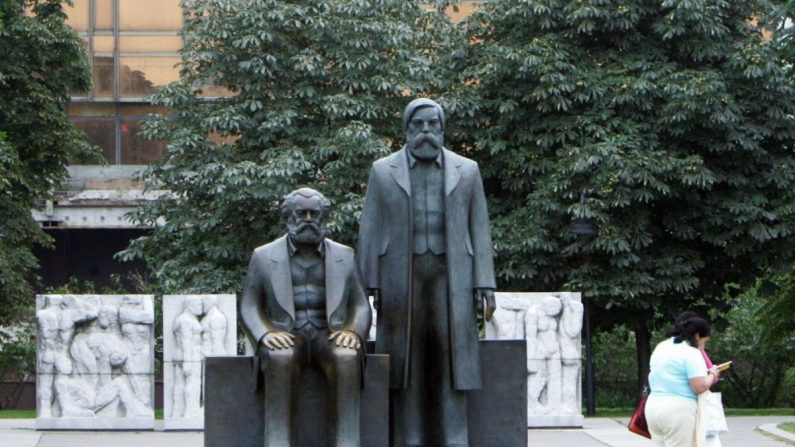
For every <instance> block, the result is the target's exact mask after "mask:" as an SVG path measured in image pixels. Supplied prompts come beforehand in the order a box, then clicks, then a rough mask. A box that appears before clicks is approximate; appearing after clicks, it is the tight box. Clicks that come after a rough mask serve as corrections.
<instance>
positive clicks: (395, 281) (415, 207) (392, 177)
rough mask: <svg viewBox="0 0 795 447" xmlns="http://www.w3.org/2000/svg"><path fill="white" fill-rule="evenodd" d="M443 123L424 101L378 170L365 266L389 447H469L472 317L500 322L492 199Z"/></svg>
mask: <svg viewBox="0 0 795 447" xmlns="http://www.w3.org/2000/svg"><path fill="white" fill-rule="evenodd" d="M444 126H445V116H444V111H443V110H442V108H441V106H440V105H439V104H437V103H436V102H434V101H432V100H430V99H426V98H421V99H416V100H414V101H412V102H411V103H409V105H408V106H407V107H406V110H405V111H404V112H403V129H404V131H405V132H406V145H405V147H404V148H403V149H401V150H399V151H398V152H396V153H394V154H392V155H389V156H387V157H385V158H382V159H380V160H377V161H376V162H375V163H373V167H372V170H371V171H370V179H369V181H368V184H367V191H366V196H365V200H364V211H363V214H362V218H361V227H360V230H359V256H360V258H359V265H360V268H361V271H362V275H363V278H364V286H365V288H367V290H368V292H369V293H370V294H371V295H373V297H374V302H375V303H376V309H377V310H378V324H377V325H376V352H378V353H386V354H389V355H390V356H391V364H390V387H391V388H392V393H391V396H390V400H391V405H392V407H391V408H392V422H393V426H392V445H394V446H404V445H425V446H430V445H432V446H437V445H446V446H451V445H462V446H466V445H468V443H469V440H468V432H467V410H466V390H472V389H479V388H480V387H481V375H480V367H479V365H480V363H479V354H478V330H477V325H476V307H477V306H478V304H479V303H483V307H484V310H483V312H484V317H485V318H486V320H489V319H490V318H491V314H492V313H493V312H494V308H495V305H494V289H495V287H496V285H495V281H494V261H493V259H492V245H491V234H490V231H489V217H488V212H487V210H486V197H485V195H484V192H483V182H482V180H481V178H480V171H479V169H478V166H477V163H475V162H474V161H472V160H469V159H467V158H464V157H462V156H460V155H457V154H455V153H453V152H451V151H449V150H447V149H445V148H444V147H443V141H444V134H443V132H444Z"/></svg>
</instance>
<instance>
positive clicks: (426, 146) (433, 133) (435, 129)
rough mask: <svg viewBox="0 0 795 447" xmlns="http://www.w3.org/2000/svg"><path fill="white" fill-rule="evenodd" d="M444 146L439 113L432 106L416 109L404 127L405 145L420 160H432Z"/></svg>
mask: <svg viewBox="0 0 795 447" xmlns="http://www.w3.org/2000/svg"><path fill="white" fill-rule="evenodd" d="M442 146H444V132H443V131H442V122H441V120H440V119H439V113H438V112H437V111H436V109H435V108H433V107H423V108H420V109H417V111H416V112H414V114H413V115H412V116H411V119H410V120H409V123H408V127H407V129H406V147H407V148H408V150H409V151H411V154H412V155H413V156H415V157H416V158H419V159H420V160H434V159H436V157H438V156H439V151H441V150H442Z"/></svg>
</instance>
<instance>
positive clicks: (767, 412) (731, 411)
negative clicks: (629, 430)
mask: <svg viewBox="0 0 795 447" xmlns="http://www.w3.org/2000/svg"><path fill="white" fill-rule="evenodd" d="M633 411H635V409H634V408H629V407H624V408H620V407H619V408H601V407H596V417H599V418H621V417H627V418H628V417H630V416H632V412H633ZM724 412H725V413H726V416H795V408H726V409H725V410H724ZM583 414H584V413H583Z"/></svg>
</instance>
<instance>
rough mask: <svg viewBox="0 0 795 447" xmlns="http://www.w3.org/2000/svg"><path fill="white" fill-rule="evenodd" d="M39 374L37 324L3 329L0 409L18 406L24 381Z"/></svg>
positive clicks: (0, 336)
mask: <svg viewBox="0 0 795 447" xmlns="http://www.w3.org/2000/svg"><path fill="white" fill-rule="evenodd" d="M35 375H36V325H35V324H33V323H31V322H22V323H20V324H19V325H17V326H16V327H14V328H13V329H4V328H0V383H1V384H2V385H1V386H2V388H1V389H2V392H0V409H4V408H13V407H14V405H16V403H17V401H18V400H19V397H20V395H21V393H22V390H23V388H24V386H25V382H27V381H30V380H32V379H33V378H34V377H35Z"/></svg>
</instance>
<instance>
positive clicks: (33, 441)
mask: <svg viewBox="0 0 795 447" xmlns="http://www.w3.org/2000/svg"><path fill="white" fill-rule="evenodd" d="M626 422H627V421H626V420H625V419H617V420H616V419H608V418H588V419H586V420H585V427H584V428H583V429H576V430H575V429H569V430H530V431H528V440H529V442H528V446H532V447H546V446H555V447H605V446H608V447H653V446H654V444H653V443H652V442H651V441H649V440H647V439H645V438H642V437H640V436H638V435H635V434H632V433H630V432H629V431H628V430H627V428H626ZM781 422H795V417H793V416H765V417H730V418H728V423H729V430H730V431H729V433H726V434H725V435H724V436H722V437H721V441H722V444H723V447H786V446H795V436H793V435H788V436H789V437H790V441H786V440H782V439H781V438H775V437H773V436H772V435H770V434H768V433H767V432H764V431H762V430H759V429H758V427H760V426H762V427H764V428H766V429H768V430H771V429H772V427H775V425H776V424H779V423H781ZM34 424H35V421H34V420H32V419H0V446H1V447H202V446H203V440H202V434H201V433H200V432H162V431H149V432H131V431H130V432H90V431H44V432H37V431H35V430H34V429H33V427H34ZM159 427H161V428H162V423H161V424H160V425H159ZM785 435H786V434H785ZM208 447H211V446H208ZM490 447H491V446H490ZM494 447H502V446H494Z"/></svg>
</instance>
